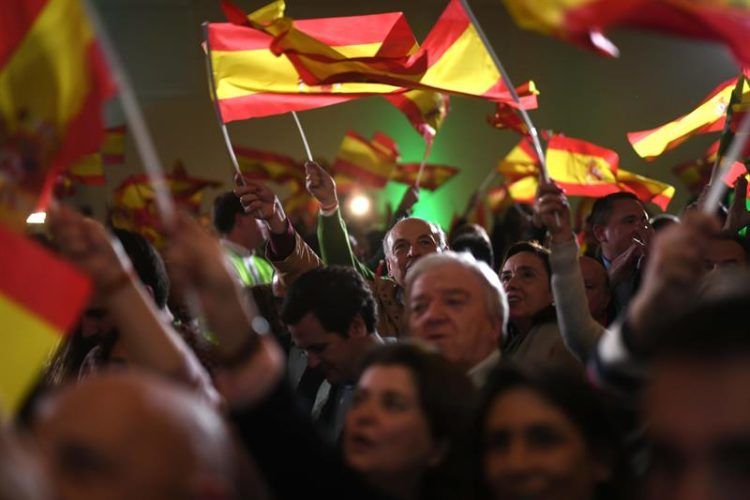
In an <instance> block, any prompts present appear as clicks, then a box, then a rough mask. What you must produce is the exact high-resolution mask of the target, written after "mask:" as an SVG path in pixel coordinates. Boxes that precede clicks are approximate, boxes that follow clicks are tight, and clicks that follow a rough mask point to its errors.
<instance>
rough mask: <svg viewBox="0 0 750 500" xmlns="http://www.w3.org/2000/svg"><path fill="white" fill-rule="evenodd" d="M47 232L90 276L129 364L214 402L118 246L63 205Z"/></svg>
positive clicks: (198, 368) (52, 216)
mask: <svg viewBox="0 0 750 500" xmlns="http://www.w3.org/2000/svg"><path fill="white" fill-rule="evenodd" d="M50 228H51V230H52V234H53V236H54V238H55V242H56V243H57V245H58V246H59V248H60V250H61V251H62V253H63V254H64V255H65V256H67V257H68V258H69V259H70V260H71V261H73V262H74V263H75V264H76V265H78V267H80V268H81V269H83V270H84V271H85V272H86V273H87V274H88V275H89V276H90V277H91V279H92V281H93V283H94V286H95V288H96V292H95V296H96V298H97V299H98V300H100V301H101V303H102V305H103V306H104V308H105V309H106V310H107V312H108V313H109V315H110V317H111V318H112V321H113V323H114V325H115V327H116V328H117V331H118V332H119V340H120V341H121V342H122V346H123V347H124V349H125V351H126V352H127V354H128V357H129V361H130V362H132V363H133V364H135V365H137V366H139V367H142V368H145V369H148V370H152V371H155V372H157V373H159V374H162V375H164V376H167V377H170V378H173V379H176V380H178V381H181V382H184V383H186V384H188V385H190V386H192V387H194V388H196V389H197V390H198V391H200V392H201V393H202V394H203V395H204V396H205V397H206V398H207V399H208V400H209V401H211V402H213V403H218V401H219V400H218V395H217V394H216V392H215V390H214V389H213V386H212V384H211V381H210V378H209V376H208V374H207V373H206V371H205V369H204V368H203V366H202V365H201V364H200V362H199V361H198V359H197V357H196V356H195V354H194V353H193V352H192V351H191V350H190V348H189V347H188V346H187V345H186V344H185V342H184V341H183V340H182V338H181V337H180V336H179V335H178V334H177V332H175V330H174V329H173V328H172V326H171V325H170V324H169V321H168V320H167V318H166V316H165V314H164V313H163V312H162V311H159V310H158V309H157V308H156V305H155V304H154V301H153V299H152V298H151V297H150V295H149V293H148V291H147V290H146V289H145V288H144V286H143V285H142V284H141V282H140V281H139V279H138V277H137V275H136V274H135V272H134V270H133V266H132V264H131V262H130V260H129V259H128V257H127V255H126V254H125V251H124V250H123V249H122V246H121V245H120V243H119V242H118V241H116V240H114V239H112V237H110V235H109V234H107V231H106V230H105V228H104V227H103V226H102V225H101V224H99V223H98V222H96V221H94V220H92V219H87V218H85V217H83V216H82V215H80V214H79V213H77V212H75V211H74V210H72V209H70V208H68V207H60V208H58V209H56V210H53V211H52V212H51V213H50Z"/></svg>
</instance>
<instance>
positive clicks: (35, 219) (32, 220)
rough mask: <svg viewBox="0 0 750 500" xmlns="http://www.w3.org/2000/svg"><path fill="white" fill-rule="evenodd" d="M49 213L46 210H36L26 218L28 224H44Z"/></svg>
mask: <svg viewBox="0 0 750 500" xmlns="http://www.w3.org/2000/svg"><path fill="white" fill-rule="evenodd" d="M46 219H47V214H46V213H44V212H34V213H33V214H31V215H29V216H28V217H27V218H26V224H44V221H45V220H46Z"/></svg>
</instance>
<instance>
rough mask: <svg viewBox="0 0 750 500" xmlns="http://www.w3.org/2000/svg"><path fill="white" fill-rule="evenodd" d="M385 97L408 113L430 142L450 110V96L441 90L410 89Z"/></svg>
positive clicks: (410, 119)
mask: <svg viewBox="0 0 750 500" xmlns="http://www.w3.org/2000/svg"><path fill="white" fill-rule="evenodd" d="M385 98H386V100H387V101H388V102H390V103H391V104H393V105H394V106H395V107H396V108H398V109H399V110H400V111H401V112H402V113H404V115H406V117H407V118H408V120H409V122H410V123H411V124H412V126H413V127H414V129H415V130H416V131H417V132H418V133H419V135H421V136H422V138H424V140H425V142H428V143H429V142H432V141H433V140H435V135H436V134H437V132H438V130H440V127H441V126H442V125H443V121H445V118H446V117H447V116H448V111H449V110H450V97H449V96H448V95H447V94H441V93H439V92H431V91H428V90H409V91H407V92H403V93H401V94H393V95H387V96H385Z"/></svg>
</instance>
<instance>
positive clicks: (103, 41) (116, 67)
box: [83, 0, 175, 227]
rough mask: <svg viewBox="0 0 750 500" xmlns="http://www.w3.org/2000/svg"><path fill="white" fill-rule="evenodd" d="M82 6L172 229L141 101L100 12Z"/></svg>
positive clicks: (160, 169) (167, 199)
mask: <svg viewBox="0 0 750 500" xmlns="http://www.w3.org/2000/svg"><path fill="white" fill-rule="evenodd" d="M83 6H84V9H85V11H86V14H87V15H88V18H89V20H90V21H91V24H92V25H93V27H94V32H95V33H96V36H97V39H98V41H99V46H100V47H101V49H102V52H103V53H104V57H105V58H106V60H107V63H108V64H109V70H110V71H111V72H112V76H113V77H114V80H115V83H116V84H117V88H118V95H119V97H120V103H121V104H122V109H123V112H124V113H125V119H126V120H127V122H128V124H129V125H130V129H131V130H132V133H133V139H134V140H135V146H136V149H137V150H138V155H139V156H140V158H141V162H142V163H143V168H144V169H145V170H146V175H147V176H148V178H149V182H151V184H152V186H153V188H154V195H155V199H156V206H157V208H158V209H159V216H160V218H161V220H162V223H163V224H164V225H165V226H167V227H170V226H172V224H173V223H174V217H175V206H174V201H173V200H172V196H171V195H170V193H169V190H168V189H167V183H166V180H165V178H164V168H163V167H162V164H161V161H160V160H159V156H158V155H157V154H156V147H155V146H154V142H153V140H152V139H151V135H150V134H149V132H148V128H147V126H146V120H145V119H144V118H143V113H142V112H141V108H140V106H139V105H138V100H137V99H136V96H135V91H134V90H133V86H132V84H131V83H130V78H129V77H128V75H127V73H126V72H125V67H124V66H123V64H122V61H121V60H120V57H119V55H118V54H117V51H116V50H115V47H114V44H113V43H112V40H111V39H110V37H109V33H108V32H107V30H106V28H105V27H104V23H103V22H102V19H101V17H99V12H98V11H97V10H96V8H95V7H94V5H93V4H92V2H91V0H84V1H83Z"/></svg>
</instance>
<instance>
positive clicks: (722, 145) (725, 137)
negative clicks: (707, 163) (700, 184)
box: [708, 71, 745, 186]
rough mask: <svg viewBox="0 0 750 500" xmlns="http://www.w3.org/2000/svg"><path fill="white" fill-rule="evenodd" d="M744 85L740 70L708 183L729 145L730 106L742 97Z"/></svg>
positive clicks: (713, 178)
mask: <svg viewBox="0 0 750 500" xmlns="http://www.w3.org/2000/svg"><path fill="white" fill-rule="evenodd" d="M744 85H745V73H744V72H742V71H740V75H739V76H738V77H737V83H736V84H735V86H734V89H733V90H732V95H731V97H730V98H729V104H727V111H726V118H725V120H724V129H723V130H722V131H721V137H720V138H719V148H718V150H717V151H716V161H715V162H714V165H713V167H712V168H711V176H710V177H709V180H708V183H709V185H712V186H713V184H714V181H715V180H716V178H717V173H718V170H719V164H720V163H721V159H722V157H723V156H724V153H726V151H727V148H728V147H729V143H730V142H731V137H732V116H733V115H734V110H733V109H732V106H733V105H734V104H735V103H736V102H739V101H740V100H741V99H742V87H743V86H744Z"/></svg>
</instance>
